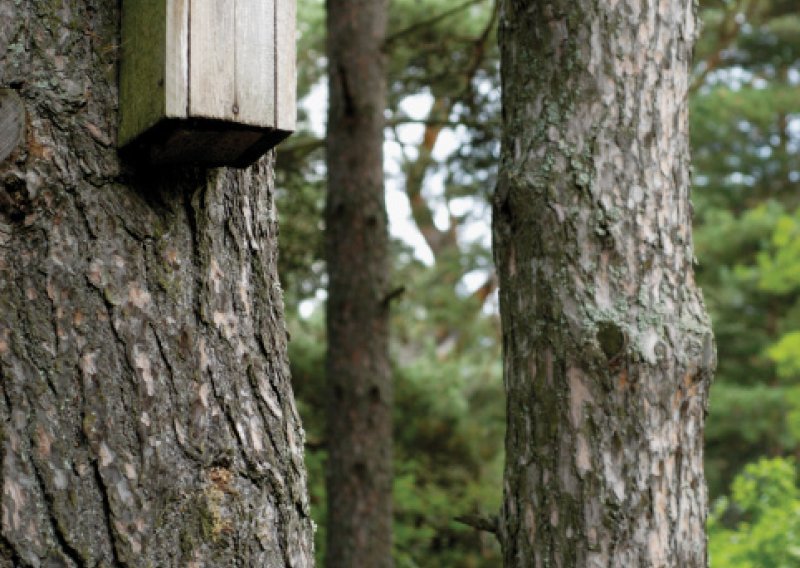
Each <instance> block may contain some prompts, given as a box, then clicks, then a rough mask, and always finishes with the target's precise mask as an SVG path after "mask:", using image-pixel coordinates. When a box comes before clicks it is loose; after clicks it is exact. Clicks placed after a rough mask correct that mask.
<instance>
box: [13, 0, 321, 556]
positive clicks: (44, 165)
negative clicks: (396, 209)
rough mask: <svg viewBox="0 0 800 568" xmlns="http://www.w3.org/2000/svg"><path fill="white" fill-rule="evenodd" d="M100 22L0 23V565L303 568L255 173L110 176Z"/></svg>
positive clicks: (292, 447) (104, 8) (267, 215)
mask: <svg viewBox="0 0 800 568" xmlns="http://www.w3.org/2000/svg"><path fill="white" fill-rule="evenodd" d="M118 4H119V3H117V2H105V1H101V0H82V1H71V2H67V1H66V0H64V1H57V2H44V1H36V0H23V1H21V2H8V1H4V2H2V3H1V4H0V87H10V88H12V89H13V90H14V91H15V92H16V94H17V95H18V96H19V97H20V99H21V101H22V103H23V106H24V108H25V111H26V115H27V118H26V122H27V132H26V134H25V136H24V139H23V143H22V144H21V145H19V146H18V148H17V149H16V150H15V151H14V152H13V153H12V154H11V156H9V157H8V159H6V160H5V161H4V162H2V163H0V182H2V186H1V187H0V380H1V381H2V382H1V383H0V392H1V394H2V396H1V397H0V424H1V425H2V429H1V430H0V444H2V454H1V456H2V458H1V459H2V464H1V465H0V476H1V477H2V483H3V491H2V506H1V510H0V521H1V523H2V524H1V528H0V535H1V536H0V566H142V567H145V566H153V567H154V566H159V567H161V566H197V567H199V566H270V567H276V568H277V567H289V566H291V567H304V566H311V565H312V563H313V550H312V548H313V545H312V539H311V534H312V529H311V521H310V519H309V511H308V504H307V499H306V487H305V485H306V480H305V473H304V465H303V457H302V447H303V433H302V429H301V427H300V423H299V419H298V416H297V412H296V410H295V407H294V402H293V395H292V390H291V385H290V380H289V374H288V370H287V362H286V357H285V352H286V334H285V331H284V324H283V313H282V299H281V291H280V288H279V284H278V279H277V274H276V260H277V258H276V257H277V247H276V238H277V224H276V214H275V208H274V202H273V176H272V172H273V169H272V162H273V160H272V156H268V157H266V158H265V159H263V160H261V161H260V162H259V163H257V164H256V165H255V166H254V167H253V168H251V169H248V170H244V171H233V170H224V169H222V170H198V169H186V168H184V169H164V170H156V171H153V170H147V169H134V168H129V167H126V166H125V165H124V164H121V163H120V161H119V159H118V157H117V152H116V149H115V147H114V144H113V142H112V141H113V140H115V139H116V124H117V108H116V105H117V91H116V88H117V87H116V78H117V65H118V61H117V57H118V52H119V50H118V46H119V37H118V31H119V30H118V26H119V13H118Z"/></svg>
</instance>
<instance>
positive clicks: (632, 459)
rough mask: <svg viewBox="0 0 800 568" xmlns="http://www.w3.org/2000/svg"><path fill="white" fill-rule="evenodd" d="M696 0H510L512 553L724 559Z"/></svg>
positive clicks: (499, 254) (506, 160)
mask: <svg viewBox="0 0 800 568" xmlns="http://www.w3.org/2000/svg"><path fill="white" fill-rule="evenodd" d="M693 10H694V2H691V1H690V0H666V1H662V2H640V1H639V0H620V1H618V2H599V3H598V2H594V1H589V0H578V1H575V0H553V1H550V2H536V1H533V0H504V1H503V3H502V8H501V22H500V34H501V35H500V45H501V50H502V69H503V88H504V93H503V106H504V125H505V131H504V137H503V154H502V165H501V173H500V179H499V184H498V189H497V194H496V196H495V207H494V238H495V258H496V262H497V264H498V267H499V273H500V289H501V294H500V310H501V314H502V318H503V343H504V350H505V355H504V361H505V365H504V366H505V384H506V390H507V393H508V431H507V438H506V448H507V462H506V473H505V497H504V506H503V510H502V515H501V523H500V525H501V526H500V534H501V540H502V542H503V548H504V557H505V565H506V566H509V567H511V566H515V567H526V568H527V567H530V566H536V567H538V566H598V567H599V566H603V567H605V566H653V567H658V566H686V567H695V566H705V565H706V546H705V536H704V534H705V533H704V528H705V518H706V490H705V484H704V479H703V451H702V450H703V422H704V414H705V409H706V401H707V394H708V386H709V382H710V379H711V374H712V370H713V367H714V361H715V348H714V342H713V338H712V335H711V332H710V328H709V322H708V318H707V317H706V315H705V311H704V307H703V301H702V298H701V295H700V293H699V291H698V290H697V288H696V287H695V285H694V279H693V271H692V261H693V253H692V240H691V207H690V204H689V181H690V180H689V151H688V132H687V101H686V94H687V87H688V79H689V76H688V71H689V63H690V59H691V49H692V43H693V41H694V38H695V36H696V34H697V29H696V27H695V14H694V12H693Z"/></svg>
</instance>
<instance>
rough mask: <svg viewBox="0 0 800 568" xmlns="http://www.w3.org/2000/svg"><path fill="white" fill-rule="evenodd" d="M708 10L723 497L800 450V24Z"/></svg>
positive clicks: (708, 171) (701, 115) (712, 483)
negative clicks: (750, 469) (744, 475)
mask: <svg viewBox="0 0 800 568" xmlns="http://www.w3.org/2000/svg"><path fill="white" fill-rule="evenodd" d="M701 8H702V12H701V13H702V15H703V19H704V22H705V24H706V28H705V30H704V34H703V37H702V38H701V40H700V42H699V44H698V49H697V54H698V56H699V59H698V61H699V63H698V66H697V81H696V84H695V89H696V90H695V92H694V94H693V97H692V99H691V120H692V124H691V129H692V150H693V157H694V166H695V182H696V183H695V188H694V199H693V201H694V205H695V213H696V214H695V244H696V256H697V258H698V259H699V261H700V266H699V267H698V269H697V280H698V282H699V283H700V285H701V287H702V288H703V292H704V296H705V298H706V302H707V305H708V308H709V311H710V312H711V316H712V321H713V322H714V332H715V335H716V339H717V345H718V356H719V367H718V371H717V378H716V383H715V385H714V387H713V389H712V391H711V411H710V414H709V417H708V422H707V435H706V466H707V468H706V471H707V478H708V480H709V488H710V490H711V494H712V496H716V495H720V494H722V493H724V492H726V487H727V486H728V484H729V483H730V482H731V480H732V479H733V477H734V475H735V474H736V473H737V472H738V471H740V470H741V469H742V468H743V467H744V466H745V464H747V463H748V462H752V461H754V460H757V459H758V458H759V457H760V456H763V455H765V454H767V455H771V456H776V455H791V454H795V453H796V452H797V451H798V450H799V449H800V436H798V433H800V428H798V427H797V423H798V422H799V421H798V418H797V417H798V416H800V407H798V406H797V403H798V402H800V396H798V386H800V380H798V379H800V372H799V371H800V362H799V361H798V356H797V355H796V350H795V348H796V347H797V346H798V339H797V337H798V336H797V332H798V331H799V330H800V305H799V304H798V302H797V290H798V287H799V286H800V236H798V232H800V231H798V223H799V222H800V221H799V220H798V214H797V212H796V211H797V210H798V208H799V207H800V192H798V191H797V182H798V180H800V170H799V169H798V162H797V152H798V150H799V149H800V146H799V144H800V140H799V139H798V132H797V129H796V127H793V126H792V125H793V124H794V121H796V120H797V117H798V115H797V113H798V107H797V100H798V97H799V96H800V81H798V75H797V74H798V71H799V70H800V50H799V49H798V47H800V44H799V43H798V38H800V18H798V13H797V5H796V3H795V2H789V1H786V0H768V1H761V2H752V1H749V0H726V1H722V2H720V1H710V0H709V1H708V2H705V3H702V4H701Z"/></svg>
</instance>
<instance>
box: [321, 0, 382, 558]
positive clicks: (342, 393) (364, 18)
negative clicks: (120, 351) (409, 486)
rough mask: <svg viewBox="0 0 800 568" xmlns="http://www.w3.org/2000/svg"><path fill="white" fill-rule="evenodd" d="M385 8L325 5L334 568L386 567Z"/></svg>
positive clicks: (375, 1) (345, 1) (349, 1)
mask: <svg viewBox="0 0 800 568" xmlns="http://www.w3.org/2000/svg"><path fill="white" fill-rule="evenodd" d="M387 6H388V2H387V0H328V67H329V81H330V83H329V88H330V109H329V114H328V141H327V155H328V202H327V207H326V213H325V227H326V240H327V243H326V251H327V252H326V257H327V264H328V275H329V278H330V283H329V286H328V311H327V322H328V323H327V329H328V358H327V374H328V386H329V393H328V400H329V403H328V404H329V406H328V432H327V437H328V449H329V461H328V525H327V526H328V544H327V565H328V566H329V567H331V568H347V567H354V568H355V567H367V566H369V567H370V568H381V567H387V566H391V565H392V557H391V549H392V538H391V531H392V506H391V493H392V378H391V371H390V366H389V353H388V329H389V306H388V303H389V301H388V297H387V293H388V289H387V285H388V273H389V257H388V254H389V247H388V234H387V219H386V208H385V205H384V193H383V150H382V148H383V122H384V119H383V111H384V108H385V107H386V84H385V82H386V79H385V67H384V56H383V43H384V39H385V32H386V19H387Z"/></svg>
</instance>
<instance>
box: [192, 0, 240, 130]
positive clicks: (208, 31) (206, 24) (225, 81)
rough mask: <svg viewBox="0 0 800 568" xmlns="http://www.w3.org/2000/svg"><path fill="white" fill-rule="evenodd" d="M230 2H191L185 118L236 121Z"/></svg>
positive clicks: (232, 18) (233, 33) (204, 0)
mask: <svg viewBox="0 0 800 568" xmlns="http://www.w3.org/2000/svg"><path fill="white" fill-rule="evenodd" d="M234 12H235V3H234V2H233V1H232V0H191V7H190V11H189V25H190V27H191V32H190V34H189V85H190V86H189V114H190V115H191V116H193V117H202V118H216V119H220V120H236V119H237V114H238V110H239V109H238V107H237V101H236V73H235V69H236V63H235V57H236V25H235V16H234Z"/></svg>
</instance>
